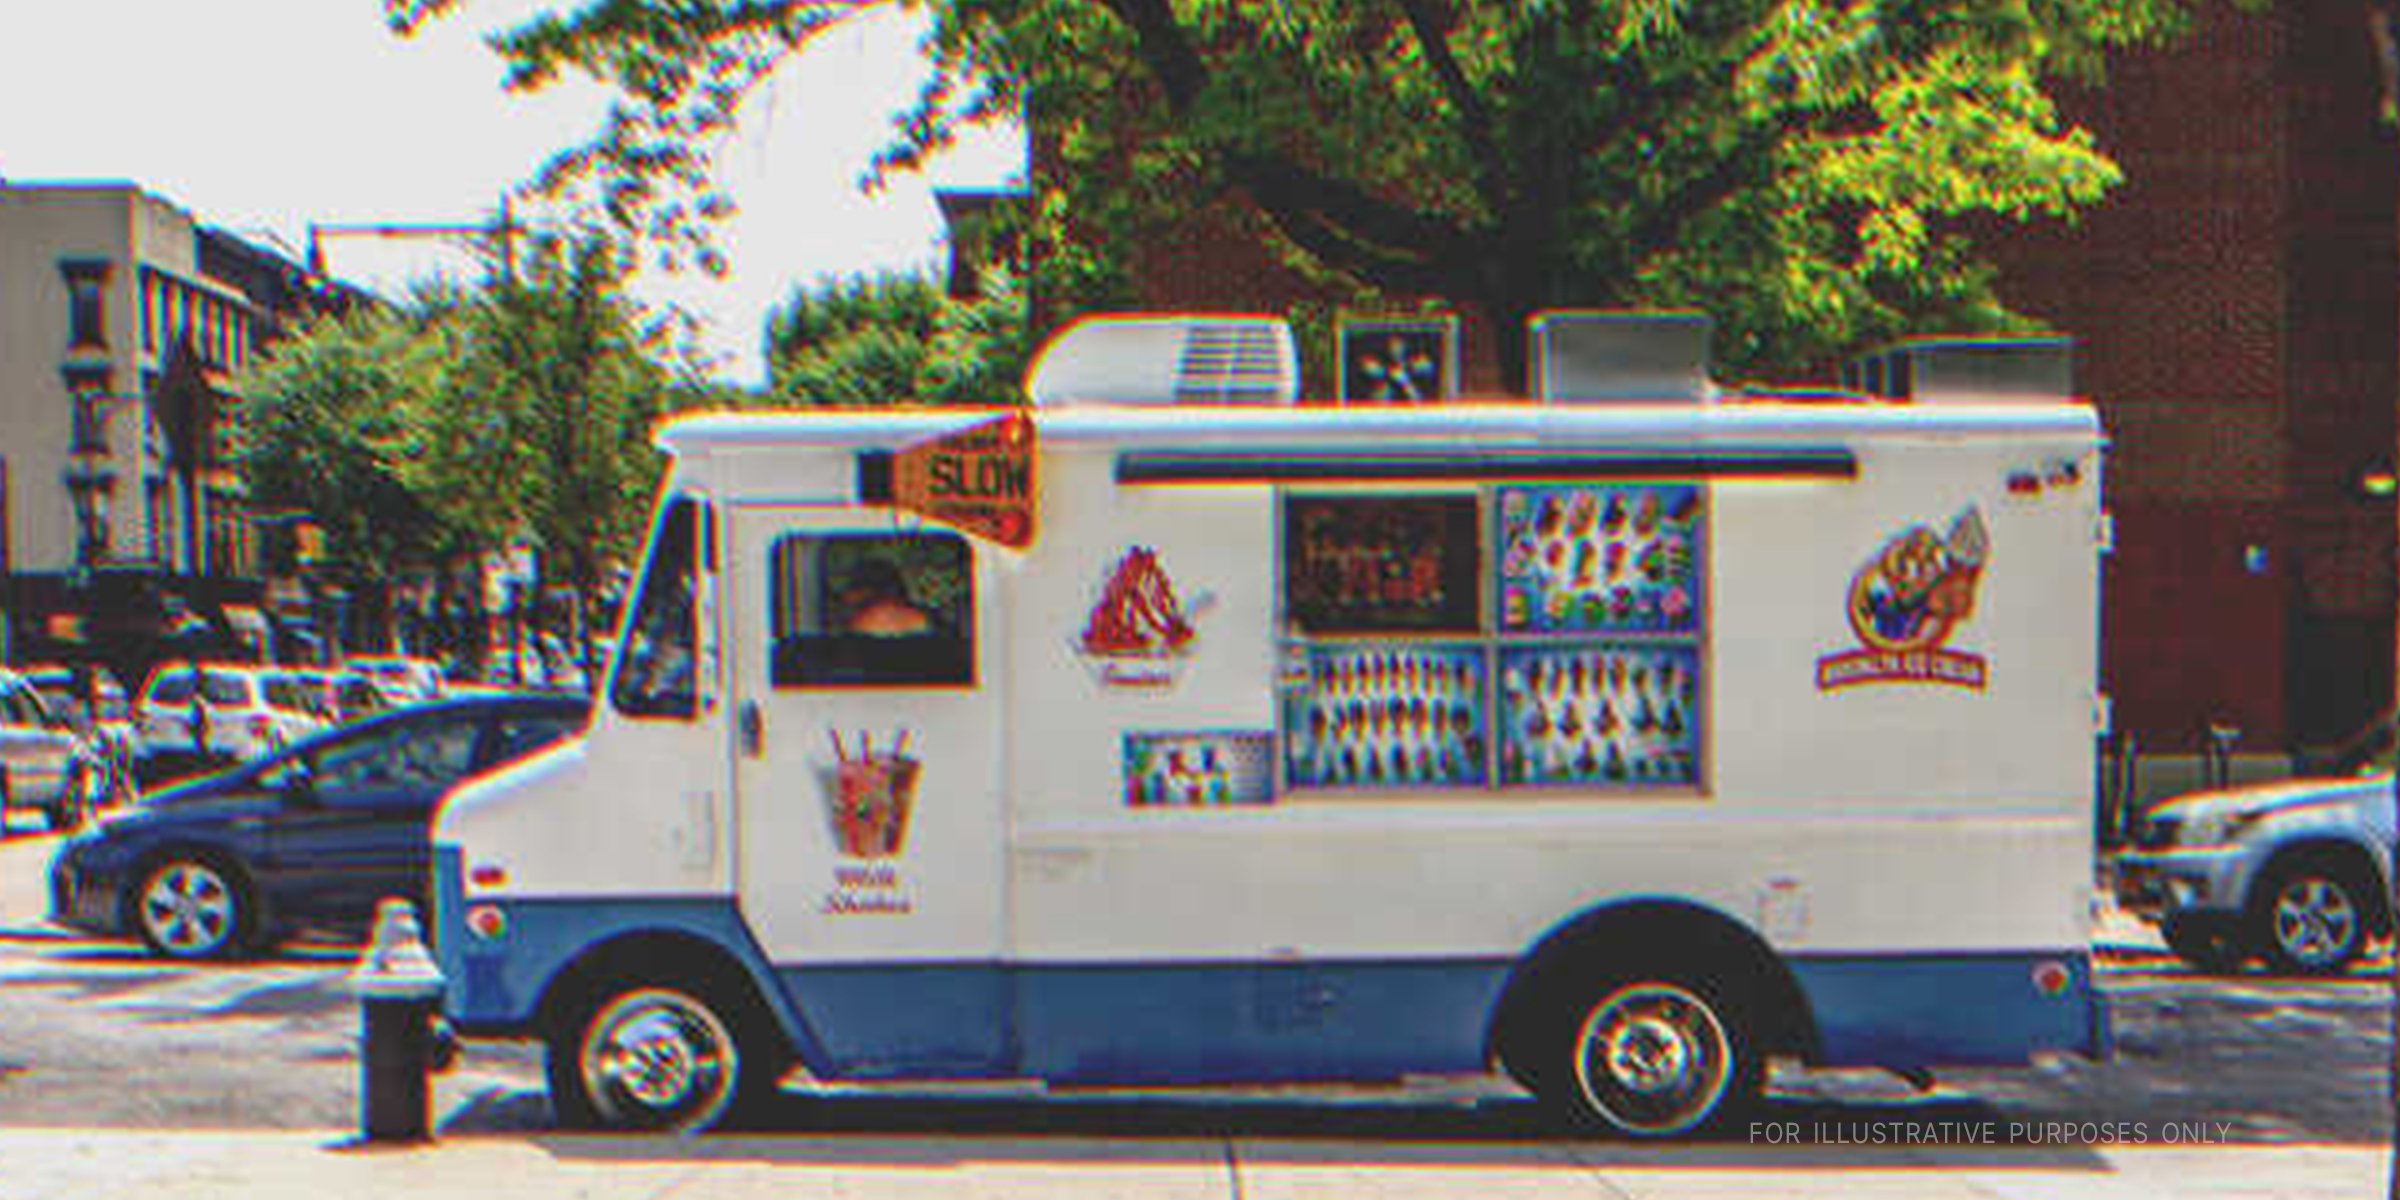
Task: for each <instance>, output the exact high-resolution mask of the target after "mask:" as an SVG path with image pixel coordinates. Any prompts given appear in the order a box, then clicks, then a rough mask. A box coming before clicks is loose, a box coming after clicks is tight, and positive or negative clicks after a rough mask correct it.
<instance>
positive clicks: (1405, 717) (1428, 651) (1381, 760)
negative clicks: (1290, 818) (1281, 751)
mask: <svg viewBox="0 0 2400 1200" xmlns="http://www.w3.org/2000/svg"><path fill="white" fill-rule="evenodd" d="M1306 654H1307V662H1308V668H1307V670H1308V683H1307V686H1306V687H1305V688H1303V689H1300V690H1297V691H1295V692H1293V693H1292V694H1291V695H1290V696H1289V697H1288V698H1287V699H1286V701H1285V710H1284V737H1285V764H1284V765H1285V768H1286V771H1287V773H1288V776H1287V777H1288V778H1289V779H1290V781H1291V783H1292V784H1293V786H1296V787H1469V786H1479V785H1481V784H1482V783H1483V781H1484V728H1485V726H1484V686H1483V683H1484V654H1483V649H1482V647H1480V646H1425V645H1414V644H1412V645H1392V644H1382V645H1349V646H1311V647H1309V648H1308V649H1307V651H1306Z"/></svg>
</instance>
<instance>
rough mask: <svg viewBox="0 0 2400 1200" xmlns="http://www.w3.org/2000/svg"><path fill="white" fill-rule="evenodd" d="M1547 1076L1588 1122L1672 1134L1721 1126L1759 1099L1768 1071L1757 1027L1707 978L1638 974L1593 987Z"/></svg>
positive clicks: (1557, 1097)
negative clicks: (1757, 1048) (1753, 1033)
mask: <svg viewBox="0 0 2400 1200" xmlns="http://www.w3.org/2000/svg"><path fill="white" fill-rule="evenodd" d="M1584 994H1585V995H1586V996H1588V997H1589V998H1590V999H1589V1000H1588V1002H1586V1003H1583V1004H1581V1005H1578V1006H1571V1007H1570V1008H1569V1009H1568V1011H1569V1012H1570V1013H1571V1014H1573V1018H1572V1019H1573V1022H1574V1023H1573V1026H1572V1028H1571V1029H1569V1030H1568V1031H1567V1036H1566V1037H1565V1038H1563V1039H1559V1040H1558V1041H1557V1042H1554V1045H1557V1046H1559V1048H1560V1051H1561V1052H1562V1053H1563V1059H1562V1060H1560V1061H1554V1062H1552V1063H1550V1064H1548V1067H1547V1069H1545V1070H1542V1071H1541V1072H1540V1073H1539V1078H1540V1079H1541V1081H1542V1084H1543V1086H1544V1090H1545V1091H1547V1092H1548V1093H1549V1099H1550V1100H1551V1102H1552V1103H1553V1104H1554V1105H1556V1106H1557V1107H1559V1108H1561V1109H1562V1110H1564V1111H1565V1113H1566V1114H1567V1115H1568V1116H1569V1117H1570V1118H1571V1119H1573V1120H1575V1121H1576V1122H1577V1123H1579V1124H1584V1125H1598V1126H1601V1127H1605V1128H1607V1129H1610V1130H1613V1131H1615V1132H1618V1133H1621V1134H1625V1135H1627V1136H1630V1137H1638V1138H1668V1137H1676V1136H1679V1135H1682V1134H1686V1133H1691V1132H1693V1131H1695V1130H1698V1129H1702V1128H1704V1127H1707V1126H1710V1125H1713V1124H1717V1123H1720V1122H1722V1121H1723V1120H1725V1119H1726V1118H1727V1117H1728V1116H1729V1115H1730V1114H1731V1113H1733V1112H1735V1111H1737V1110H1739V1109H1741V1108H1743V1107H1745V1106H1747V1105H1748V1104H1749V1103H1750V1102H1751V1101H1753V1100H1754V1099H1756V1097H1757V1095H1758V1091H1759V1087H1760V1081H1761V1079H1762V1078H1763V1077H1764V1072H1763V1071H1762V1070H1761V1068H1760V1064H1759V1060H1758V1057H1757V1055H1756V1053H1755V1052H1754V1051H1753V1049H1752V1042H1751V1039H1750V1030H1749V1026H1748V1022H1747V1021H1746V1020H1745V1019H1744V1017H1743V1016H1742V1015H1741V1013H1740V1011H1739V1010H1738V1009H1737V1008H1736V1007H1735V1006H1734V1005H1732V1004H1729V1003H1728V1002H1726V1000H1725V999H1724V998H1723V996H1722V995H1721V994H1720V992H1719V990H1718V989H1717V988H1715V987H1714V986H1713V985H1712V984H1711V983H1710V982H1709V981H1708V980H1707V979H1705V978H1702V977H1699V976H1694V975H1686V974H1684V973H1680V972H1634V973H1628V974H1624V975H1619V976H1615V977H1612V978H1610V979H1608V980H1605V981H1603V982H1601V983H1599V984H1598V985H1596V986H1594V987H1591V988H1589V989H1587V990H1586V992H1585V993H1584Z"/></svg>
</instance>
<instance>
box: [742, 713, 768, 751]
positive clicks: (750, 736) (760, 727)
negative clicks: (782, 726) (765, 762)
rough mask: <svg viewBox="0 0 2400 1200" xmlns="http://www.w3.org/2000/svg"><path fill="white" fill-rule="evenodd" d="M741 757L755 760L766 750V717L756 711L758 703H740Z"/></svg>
mask: <svg viewBox="0 0 2400 1200" xmlns="http://www.w3.org/2000/svg"><path fill="white" fill-rule="evenodd" d="M741 736H742V757H744V758H757V757H758V756H759V755H760V754H761V753H763V752H764V751H765V749H766V741H767V729H766V716H765V714H763V713H761V712H760V711H759V709H758V701H756V700H744V701H742V719H741Z"/></svg>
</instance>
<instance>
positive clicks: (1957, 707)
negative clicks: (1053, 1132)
mask: <svg viewBox="0 0 2400 1200" xmlns="http://www.w3.org/2000/svg"><path fill="white" fill-rule="evenodd" d="M1551 320H1553V321H1555V324H1552V325H1549V326H1546V327H1545V328H1544V329H1543V330H1542V332H1543V333H1544V334H1545V335H1546V336H1544V337H1541V338H1537V339H1536V341H1537V346H1540V347H1542V348H1543V352H1544V353H1546V354H1547V353H1552V352H1554V351H1555V352H1557V353H1560V354H1567V353H1568V352H1569V351H1572V350H1573V349H1574V347H1575V346H1577V345H1579V344H1581V343H1579V342H1578V341H1577V337H1578V336H1579V333H1578V331H1579V330H1582V329H1584V328H1585V326H1586V325H1588V326H1590V327H1592V328H1593V329H1596V330H1597V331H1598V332H1599V333H1600V334H1603V335H1605V336H1604V337H1602V338H1601V343H1602V344H1607V343H1609V342H1610V340H1611V339H1613V340H1614V342H1615V344H1620V345H1622V344H1638V339H1639V338H1640V337H1641V336H1642V335H1643V331H1644V330H1645V329H1646V328H1647V326H1646V325H1645V324H1644V323H1643V322H1640V321H1629V320H1625V319H1621V318H1615V317H1576V316H1561V317H1557V318H1552V319H1551ZM1669 324H1670V325H1672V322H1670V323H1669ZM1669 332H1675V330H1674V329H1669ZM1682 332H1684V333H1688V329H1685V330H1683V331H1682ZM1629 339H1630V342H1629ZM1685 340H1686V341H1688V340H1689V339H1688V338H1686V339H1685ZM1978 349H1985V350H1988V349H1990V347H1980V348H1978ZM1999 349H2000V350H2001V351H2003V352H2007V351H2009V350H2010V347H2006V346H2002V347H2000V348H1999ZM1294 357H1295V356H1294V350H1293V345H1292V341H1291V338H1290V335H1289V333H1288V331H1286V330H1284V329H1283V328H1282V327H1281V326H1280V325H1279V324H1278V323H1275V322H1271V321H1267V320H1263V319H1240V318H1216V317H1211V318H1182V317H1138V318H1137V317H1120V318H1108V319H1098V320H1092V321H1088V322H1085V323H1083V324H1081V325H1077V326H1074V327H1072V328H1071V329H1070V330H1069V332H1068V333H1067V334H1066V335H1065V336H1063V337H1062V338H1061V339H1060V340H1058V341H1057V342H1054V343H1053V345H1052V346H1051V347H1050V348H1049V349H1048V350H1047V351H1046V352H1045V354H1044V356H1043V357H1042V359H1041V360H1040V361H1039V362H1038V363H1037V366H1036V369H1035V371H1034V373H1033V374H1032V376H1031V377H1030V380H1029V384H1028V390H1029V392H1030V402H1029V403H1028V404H1027V405H1026V406H1025V407H1023V408H1020V409H1015V410H1010V411H1005V412H964V411H956V410H940V409H925V408H914V409H908V408H893V409H890V410H878V411H858V410H822V411H800V412H779V413H739V414H721V415H701V416H691V417H685V418H681V419H678V420H675V421H673V422H671V423H669V424H668V425H666V426H665V427H664V428H663V430H662V432H661V433H660V434H659V437H658V442H659V445H660V446H661V447H663V448H664V450H665V451H666V452H667V454H668V455H669V457H670V459H671V465H670V466H669V468H668V470H667V474H666V479H665V483H664V486H663V489H662V492H661V499H660V502H659V505H658V508H657V511H656V517H655V521H654V527H653V531H652V534H651V538H650V544H649V548H648V551H647V555H646V559H645V562H644V565H643V566H642V568H641V570H640V571H639V573H638V586H637V588H636V590H635V592H634V593H633V595H632V596H631V597H630V598H629V600H628V602H627V605H626V608H627V612H626V614H625V618H624V621H623V629H622V633H621V636H620V645H619V646H618V648H617V650H616V652H615V653H614V654H613V655H612V656H611V666H610V670H609V673H608V678H607V680H606V681H605V684H604V686H603V687H602V689H601V692H600V698H599V703H598V705H597V711H596V715H595V717H594V719H593V722H592V725H591V727H590V729H589V731H588V732H587V734H586V735H585V736H584V737H582V738H581V739H579V740H576V741H573V742H570V743H567V744H565V745H564V746H562V747H561V748H559V749H556V750H554V751H553V752H550V753H547V754H545V755H543V756H540V757H538V758H535V759H533V760H530V761H528V762H526V763H523V764H520V765H518V766H516V767H514V768H512V769H509V770H507V771H505V772H504V773H501V774H498V775H496V776H492V777H489V778H485V779H482V780H479V781H476V782H473V783H470V784H469V785H467V786H466V787H464V788H463V789H462V790H461V791H459V792H458V793H456V794H454V795H453V796H452V797H450V798H449V799H448V800H447V801H446V803H445V804H444V805H443V807H442V809H441V811H440V814H439V816H438V818H437V820H436V824H435V828H434V832H433V836H434V841H435V858H436V864H437V865H436V902H435V908H436V921H435V926H436V942H437V950H438V956H439V961H440V963H441V965H442V968H443V970H444V971H445V973H446V974H447V977H448V980H449V984H448V992H447V996H446V1000H445V1006H444V1007H445V1013H446V1016H447V1017H448V1019H449V1020H450V1021H452V1022H453V1023H455V1025H456V1026H457V1027H458V1028H459V1030H460V1031H461V1032H463V1033H465V1034H467V1035H470V1036H478V1035H480V1036H494V1037H515V1038H528V1037H530V1038H538V1039H541V1040H542V1041H543V1042H544V1043H545V1044H546V1047H547V1052H548V1061H549V1077H550V1085H551V1089H552V1096H553V1101H554V1103H555V1105H556V1108H557V1110H558V1112H559V1113H560V1115H561V1116H562V1118H564V1119H565V1120H567V1121H569V1122H571V1123H578V1124H589V1125H598V1126H602V1127H617V1128H672V1129H692V1128H700V1127H706V1126H708V1125H710V1124H713V1123H715V1122H716V1121H718V1120H719V1119H720V1118H722V1117H724V1116H725V1115H726V1114H727V1113H728V1112H730V1111H732V1110H733V1109H734V1108H735V1107H736V1106H737V1105H741V1104H745V1103H749V1102H754V1101H757V1100H760V1099H762V1098H765V1097H767V1096H768V1095H770V1094H771V1093H773V1092H774V1091H775V1090H776V1089H778V1088H779V1087H782V1086H788V1085H792V1084H795V1083H797V1082H799V1081H801V1080H803V1079H812V1080H817V1081H823V1082H828V1083H831V1082H836V1081H839V1082H843V1083H889V1084H891V1085H893V1086H895V1087H901V1088H905V1087H907V1086H909V1085H910V1084H911V1083H912V1082H918V1081H927V1080H943V1081H953V1080H962V1079H976V1080H1001V1081H1023V1082H1024V1083H1026V1084H1027V1085H1028V1086H1032V1087H1068V1086H1085V1085H1093V1086H1111V1085H1134V1086H1165V1085H1179V1084H1193V1085H1224V1084H1245V1083H1257V1082H1269V1081H1272V1082H1277V1083H1292V1082H1298V1081H1312V1080H1322V1081H1345V1082H1356V1081H1367V1080H1400V1079H1403V1078H1418V1077H1424V1076H1438V1075H1445V1074H1458V1075H1475V1074H1485V1073H1495V1072H1497V1073H1505V1075H1506V1076H1508V1077H1511V1078H1513V1079H1514V1080H1516V1081H1517V1082H1519V1083H1521V1084H1523V1085H1524V1086H1525V1087H1526V1088H1528V1089H1530V1090H1531V1091H1532V1092H1534V1093H1536V1094H1537V1095H1539V1096H1541V1097H1543V1098H1545V1099H1547V1100H1549V1101H1552V1102H1554V1103H1555V1104H1557V1105H1558V1106H1559V1107H1560V1108H1562V1109H1564V1110H1566V1111H1567V1112H1568V1113H1570V1114H1573V1115H1574V1116H1577V1117H1579V1118H1582V1119H1584V1120H1586V1121H1588V1122H1592V1123H1596V1124H1598V1125H1601V1126H1605V1127H1610V1128H1614V1129H1616V1130H1619V1131H1622V1132H1625V1133H1629V1134H1632V1135H1637V1136H1654V1137H1655V1136H1672V1135H1677V1134H1681V1133H1684V1132H1687V1131H1690V1130H1694V1129H1696V1128H1698V1127H1701V1126H1703V1125H1705V1124H1709V1123H1711V1122H1716V1121H1721V1120H1723V1119H1724V1118H1725V1117H1726V1116H1727V1115H1728V1114H1731V1113H1734V1112H1737V1111H1739V1109H1740V1107H1741V1105H1742V1104H1743V1103H1744V1102H1746V1101H1747V1100H1749V1099H1750V1098H1751V1097H1753V1096H1754V1095H1755V1094H1756V1093H1757V1091H1758V1090H1759V1089H1760V1087H1761V1081H1762V1078H1763V1076H1764V1073H1765V1069H1766V1066H1767V1064H1768V1063H1769V1062H1770V1060H1775V1061H1779V1062H1780V1061H1789V1062H1792V1063H1796V1064H1801V1065H1826V1066H1845V1065H1871V1066H1881V1067H1888V1068H1893V1069H1896V1070H1900V1071H1903V1072H1908V1073H1911V1074H1914V1073H1918V1072H1922V1071H1925V1070H1929V1069H1932V1068H1936V1067H1942V1066H1947V1065H1962V1064H1977V1065H1989V1064H2021V1063H2025V1062H2028V1061H2030V1060H2032V1059H2034V1058H2035V1057H2037V1056H2041V1055H2046V1054H2052V1053H2080V1054H2098V1053H2101V1052H2103V1050H2104V1045H2105V1039H2106V1031H2105V1021H2104V1013H2103V1012H2102V1011H2101V1009H2100V1007H2099V1005H2098V1003H2097V1000H2096V998H2095V992H2094V989H2093V980H2092V974H2091V967H2090V960H2089V955H2088V945H2089V937H2090V917H2091V907H2090V905H2091V903H2092V898H2093V871H2092V845H2093V841H2092V822H2093V816H2092V813H2093V809H2092V787H2093V778H2094V773H2093V769H2092V767H2093V752H2094V751H2093V748H2094V731H2095V721H2096V720H2097V719H2098V715H2099V714H2100V713H2101V712H2103V711H2104V710H2103V705H2102V701H2101V696H2100V694H2099V690H2098V662H2097V639H2098V618H2097V611H2098V610H2097V605H2098V587H2099V556H2100V554H2101V553H2102V551H2103V548H2104V542H2105V530H2106V525H2105V517H2104V515H2103V512H2102V508H2101V503H2100V499H2101V497H2100V465H2101V451H2102V445H2103V438H2102V435H2101V429H2100V425H2099V422H2098V420H2097V418H2096V416H2095V414H2094V411H2093V409H2092V408H2091V407H2090V406H2089V405H2088V404H2086V403H2083V402H2080V401H2078V400H2077V399H2076V398H2075V397H2073V396H2071V395H2068V394H2064V393H2063V390H2062V389H2059V388H2054V387H2036V388H2032V389H2030V391H2029V390H2028V389H2025V388H2022V387H2007V386H1996V387H1980V386H1969V387H1965V388H1963V389H1960V390H1959V391H1957V392H1956V393H1955V394H1953V393H1949V392H1945V391H1944V389H1942V388H1941V387H1939V386H1936V385H1935V384H1934V383H1933V380H1934V379H1935V377H1936V376H1937V375H1938V374H1939V372H1935V371H1932V370H1930V369H1928V370H1924V371H1921V372H1920V373H1919V376H1918V380H1919V383H1920V384H1921V386H1919V387H1918V388H1917V389H1916V394H1915V396H1914V398H1913V399H1912V400H1910V401H1909V402H1904V403H1903V402H1893V401H1890V400H1887V399H1880V398H1876V397H1871V396H1850V397H1831V398H1829V397H1825V396H1799V395H1788V394H1779V393H1751V392H1744V391H1739V390H1732V389H1724V388H1720V387H1718V386H1717V385H1715V384H1713V383H1711V382H1709V381H1708V380H1707V379H1706V373H1705V369H1704V365H1703V364H1700V363H1688V364H1684V365H1683V366H1681V367H1677V368H1676V369H1673V370H1668V371H1665V372H1663V373H1662V372H1661V371H1659V370H1658V366H1659V364H1658V363H1656V362H1650V363H1646V364H1644V366H1643V368H1642V372H1641V373H1640V374H1641V378H1639V379H1637V380H1635V381H1634V383H1633V384H1632V385H1631V386H1630V387H1628V386H1624V381H1623V380H1622V379H1617V380H1613V381H1612V378H1611V377H1610V375H1609V370H1608V367H1607V364H1606V362H1605V361H1604V360H1605V359H1606V355H1605V354H1603V355H1600V356H1599V357H1598V358H1597V359H1595V358H1593V357H1592V356H1590V355H1585V356H1584V357H1583V358H1580V359H1576V358H1573V356H1572V355H1571V354H1570V355H1568V357H1566V358H1561V359H1560V360H1558V361H1545V364H1544V368H1543V371H1542V378H1543V379H1544V381H1545V382H1544V384H1543V392H1544V394H1545V395H1546V396H1548V397H1549V398H1547V399H1539V400H1508V401H1495V402H1474V401H1455V400H1445V401H1437V402H1428V403H1422V404H1411V405H1404V406H1389V405H1383V406H1362V405H1341V404H1308V403H1299V402H1296V400H1295V396H1294V393H1295V392H1296V388H1295V387H1294V386H1292V385H1291V383H1290V382H1289V381H1290V380H1291V379H1292V378H1294V377H1295V375H1296V372H1295V371H1294V368H1293V366H1292V364H1293V361H1294ZM1932 361H1933V360H1932V359H1930V358H1929V359H1927V362H1928V363H1929V364H1930V363H1931V362H1932ZM1595 364H1597V365H1595ZM2036 374H2037V375H2038V374H2040V372H2036ZM1977 377H1978V374H1977V373H1976V372H1972V371H1971V372H1967V373H1966V374H1965V375H1964V378H1967V379H1969V380H1970V381H1971V380H1973V379H1975V378H1977ZM2053 393H2057V394H2053Z"/></svg>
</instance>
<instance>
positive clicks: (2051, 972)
mask: <svg viewBox="0 0 2400 1200" xmlns="http://www.w3.org/2000/svg"><path fill="white" fill-rule="evenodd" d="M2073 979H2074V973H2073V972H2071V971H2069V970H2067V966H2066V964H2065V963H2061V962H2045V963H2041V964H2039V965H2038V966H2036V967H2034V969H2033V990H2035V991H2037V992H2040V993H2041V994H2043V995H2045V996H2061V995H2065V994H2066V991H2067V984H2068V983H2069V982H2070V981H2071V980H2073Z"/></svg>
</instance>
